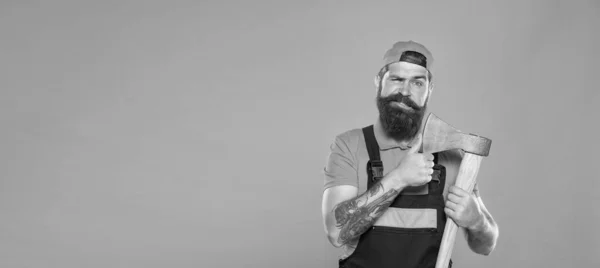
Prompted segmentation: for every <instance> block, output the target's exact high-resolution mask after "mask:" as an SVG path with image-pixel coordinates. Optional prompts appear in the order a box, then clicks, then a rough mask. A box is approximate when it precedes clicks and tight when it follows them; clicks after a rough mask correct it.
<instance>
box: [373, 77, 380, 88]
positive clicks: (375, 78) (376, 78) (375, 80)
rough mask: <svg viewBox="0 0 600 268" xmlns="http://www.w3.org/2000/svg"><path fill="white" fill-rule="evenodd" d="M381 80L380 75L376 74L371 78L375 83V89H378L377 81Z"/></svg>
mask: <svg viewBox="0 0 600 268" xmlns="http://www.w3.org/2000/svg"><path fill="white" fill-rule="evenodd" d="M380 82H381V77H380V76H379V75H378V74H377V75H375V77H374V78H373V85H375V91H377V90H379V83H380Z"/></svg>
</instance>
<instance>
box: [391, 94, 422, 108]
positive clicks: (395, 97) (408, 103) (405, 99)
mask: <svg viewBox="0 0 600 268" xmlns="http://www.w3.org/2000/svg"><path fill="white" fill-rule="evenodd" d="M381 101H382V102H383V103H385V104H389V103H391V102H393V101H395V102H398V103H404V104H405V105H406V106H408V107H410V108H412V109H413V110H415V111H416V112H418V111H421V109H422V108H423V107H421V106H419V105H417V104H416V103H415V102H414V101H413V100H411V99H410V98H409V97H408V96H404V95H402V94H401V93H396V94H394V95H389V96H387V97H383V98H381Z"/></svg>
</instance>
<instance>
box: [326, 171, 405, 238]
mask: <svg viewBox="0 0 600 268" xmlns="http://www.w3.org/2000/svg"><path fill="white" fill-rule="evenodd" d="M383 191H384V189H383V185H381V183H376V184H375V185H373V186H371V188H369V190H368V191H367V192H366V193H365V194H363V195H361V196H359V197H356V198H353V199H350V200H348V201H345V202H342V203H340V204H338V205H337V206H335V207H334V208H333V209H334V212H335V219H336V222H337V224H336V226H337V227H338V228H340V229H341V230H340V235H339V237H338V242H339V243H340V244H346V243H347V242H349V241H350V240H352V239H354V238H356V237H357V236H359V235H361V234H362V233H364V232H365V231H366V230H367V229H368V228H369V227H371V225H373V222H375V220H376V219H377V218H378V217H379V216H380V215H381V214H383V212H384V211H385V209H386V208H387V207H389V206H390V204H391V203H392V202H393V201H394V197H395V196H397V195H398V193H399V192H398V191H397V190H395V189H391V190H389V191H387V192H386V193H384V194H383V195H381V196H379V197H378V198H376V199H373V200H371V201H370V202H369V199H371V198H374V197H375V196H376V195H377V194H379V193H381V192H383Z"/></svg>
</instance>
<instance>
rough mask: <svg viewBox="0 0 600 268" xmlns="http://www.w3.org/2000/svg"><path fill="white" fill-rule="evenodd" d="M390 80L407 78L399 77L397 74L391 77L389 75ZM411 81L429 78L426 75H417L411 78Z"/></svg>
mask: <svg viewBox="0 0 600 268" xmlns="http://www.w3.org/2000/svg"><path fill="white" fill-rule="evenodd" d="M389 78H390V79H395V78H398V79H406V78H405V77H400V76H398V75H395V74H390V75H389ZM410 79H424V80H427V76H424V75H417V76H413V77H410Z"/></svg>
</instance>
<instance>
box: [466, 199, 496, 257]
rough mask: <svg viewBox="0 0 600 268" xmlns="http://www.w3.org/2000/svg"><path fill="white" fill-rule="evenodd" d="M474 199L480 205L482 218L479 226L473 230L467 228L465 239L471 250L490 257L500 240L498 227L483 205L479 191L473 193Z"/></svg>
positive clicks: (472, 228) (475, 226)
mask: <svg viewBox="0 0 600 268" xmlns="http://www.w3.org/2000/svg"><path fill="white" fill-rule="evenodd" d="M473 195H474V198H475V200H476V202H477V203H478V205H479V208H480V211H481V217H480V220H479V221H478V223H477V224H475V225H474V226H473V227H471V228H465V237H466V239H467V242H468V244H469V247H470V248H471V250H472V251H473V252H475V253H478V254H482V255H489V254H490V253H492V251H493V250H494V248H495V247H496V241H497V240H498V234H499V233H498V225H497V224H496V222H495V221H494V219H493V218H492V214H490V212H489V211H488V210H487V208H486V207H485V205H484V204H483V200H481V197H480V196H479V191H477V190H476V191H473Z"/></svg>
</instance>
